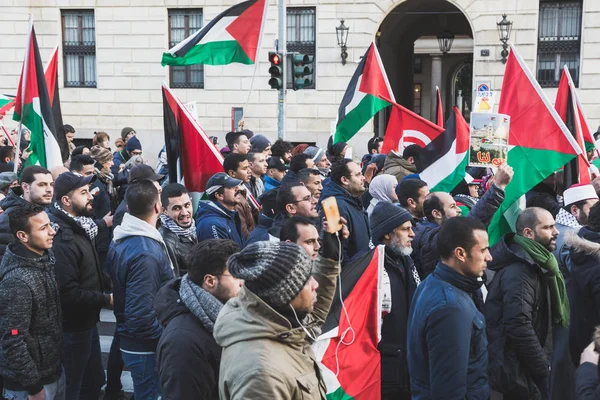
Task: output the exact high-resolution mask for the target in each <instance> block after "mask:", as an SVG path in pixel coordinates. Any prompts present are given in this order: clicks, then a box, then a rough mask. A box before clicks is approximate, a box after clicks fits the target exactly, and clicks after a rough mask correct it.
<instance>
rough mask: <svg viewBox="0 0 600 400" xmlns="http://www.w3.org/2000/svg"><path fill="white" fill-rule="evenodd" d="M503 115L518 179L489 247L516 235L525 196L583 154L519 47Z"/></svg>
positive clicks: (508, 73)
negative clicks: (506, 121)
mask: <svg viewBox="0 0 600 400" xmlns="http://www.w3.org/2000/svg"><path fill="white" fill-rule="evenodd" d="M498 112H499V113H501V114H506V115H509V116H510V117H511V120H510V132H509V135H508V146H509V150H508V158H507V163H508V165H510V166H511V167H512V168H513V170H514V176H513V179H512V181H511V182H510V183H509V184H508V185H507V186H506V189H505V199H504V201H503V202H502V204H501V205H500V207H499V208H498V211H496V213H495V214H494V217H493V218H492V221H491V223H490V225H489V228H488V233H489V238H490V245H493V244H495V243H496V242H498V241H499V240H500V238H501V237H502V236H503V235H504V234H505V233H508V232H511V231H512V232H514V231H515V223H516V219H517V217H518V215H519V214H520V212H521V211H522V210H523V209H524V208H525V193H527V192H528V191H530V190H531V189H532V188H533V187H534V186H535V185H537V184H538V183H540V182H541V181H543V180H544V179H546V178H547V177H548V176H550V174H552V173H554V172H555V171H556V170H558V169H559V168H561V167H562V166H563V165H565V164H566V163H568V162H569V161H571V160H573V159H574V158H575V157H577V155H578V154H581V152H582V151H581V148H580V147H579V146H578V145H577V141H576V140H575V138H574V137H573V135H571V132H569V129H568V128H567V127H566V126H565V123H564V122H563V121H562V120H561V118H560V116H559V115H558V113H557V112H556V110H555V109H554V108H553V107H552V105H551V104H550V101H549V100H548V98H547V97H546V94H545V93H544V91H543V90H542V88H541V87H540V85H539V84H538V82H537V81H536V80H535V78H534V76H533V74H532V73H531V71H529V69H528V68H527V65H526V64H525V62H524V61H523V59H522V58H521V56H520V55H519V54H518V53H517V50H516V49H515V47H514V46H511V52H510V54H509V56H508V61H507V62H506V70H505V73H504V81H503V82H502V93H501V97H500V105H499V109H498Z"/></svg>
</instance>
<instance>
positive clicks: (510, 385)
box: [483, 233, 552, 399]
mask: <svg viewBox="0 0 600 400" xmlns="http://www.w3.org/2000/svg"><path fill="white" fill-rule="evenodd" d="M513 237H514V234H512V233H510V234H507V235H505V236H504V237H503V238H502V240H501V241H500V242H498V243H497V244H496V245H495V246H494V247H493V248H492V251H491V253H492V257H493V261H492V262H491V263H490V264H489V265H488V268H489V269H491V270H493V271H495V275H494V277H493V279H492V281H491V283H490V284H489V285H488V295H487V299H486V302H485V306H484V312H483V313H484V315H485V318H486V322H487V335H488V341H489V345H488V352H489V377H490V385H491V386H492V389H494V390H497V391H499V392H502V393H504V394H505V395H508V396H509V398H513V397H514V398H528V399H541V398H542V397H541V393H542V392H541V391H540V388H539V387H538V386H542V388H543V390H547V389H548V388H547V386H546V385H547V384H548V376H549V374H550V360H551V359H552V329H551V326H552V311H551V304H550V292H549V289H548V283H547V280H546V277H545V275H544V271H543V270H542V269H541V268H540V267H539V266H538V265H537V264H536V263H535V262H534V261H533V259H532V258H531V256H529V254H527V252H526V251H525V250H524V249H523V248H522V247H521V246H519V245H518V244H516V243H514V242H513Z"/></svg>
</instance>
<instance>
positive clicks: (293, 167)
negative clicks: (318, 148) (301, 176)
mask: <svg viewBox="0 0 600 400" xmlns="http://www.w3.org/2000/svg"><path fill="white" fill-rule="evenodd" d="M310 158H311V157H310V156H309V155H308V154H296V155H295V156H293V157H292V159H291V160H290V171H292V172H294V173H295V174H297V173H298V171H300V170H301V169H304V168H306V167H307V165H306V161H307V160H308V159H310Z"/></svg>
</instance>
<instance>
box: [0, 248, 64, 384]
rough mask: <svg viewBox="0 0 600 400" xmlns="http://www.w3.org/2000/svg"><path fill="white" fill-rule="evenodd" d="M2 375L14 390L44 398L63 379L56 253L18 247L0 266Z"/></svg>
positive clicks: (5, 382) (0, 371)
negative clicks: (51, 385)
mask: <svg viewBox="0 0 600 400" xmlns="http://www.w3.org/2000/svg"><path fill="white" fill-rule="evenodd" d="M0 315H1V316H2V317H0V375H2V377H3V378H4V387H5V388H6V389H10V390H16V391H27V392H28V393H29V394H36V393H38V392H40V391H41V390H42V388H43V385H46V384H49V383H52V382H54V381H56V380H57V379H58V378H59V377H60V375H61V373H62V358H63V336H62V329H61V307H60V295H59V291H58V285H57V283H56V277H55V276H54V256H53V255H52V252H49V253H47V254H46V255H44V256H42V257H39V256H38V255H37V254H35V253H33V252H31V251H30V250H28V249H27V248H25V246H23V245H21V244H20V243H19V242H15V243H13V244H10V245H9V246H8V248H7V250H6V253H5V256H4V258H3V259H2V263H1V264H0Z"/></svg>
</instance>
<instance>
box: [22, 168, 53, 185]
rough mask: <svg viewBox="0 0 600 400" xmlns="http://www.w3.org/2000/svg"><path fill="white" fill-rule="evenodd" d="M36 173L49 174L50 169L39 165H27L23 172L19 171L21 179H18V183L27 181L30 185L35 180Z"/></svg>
mask: <svg viewBox="0 0 600 400" xmlns="http://www.w3.org/2000/svg"><path fill="white" fill-rule="evenodd" d="M36 174H44V175H45V174H50V171H48V170H47V169H46V168H44V167H40V166H39V165H30V166H29V167H26V168H25V169H23V172H21V180H20V181H19V184H23V183H27V184H29V185H31V184H32V183H33V181H35V175H36Z"/></svg>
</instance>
